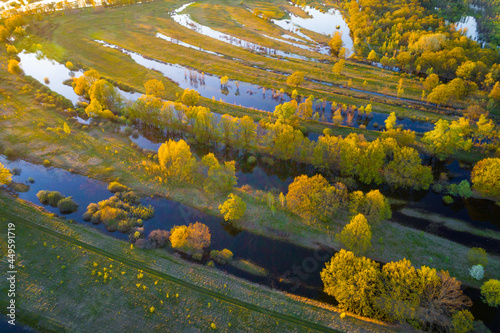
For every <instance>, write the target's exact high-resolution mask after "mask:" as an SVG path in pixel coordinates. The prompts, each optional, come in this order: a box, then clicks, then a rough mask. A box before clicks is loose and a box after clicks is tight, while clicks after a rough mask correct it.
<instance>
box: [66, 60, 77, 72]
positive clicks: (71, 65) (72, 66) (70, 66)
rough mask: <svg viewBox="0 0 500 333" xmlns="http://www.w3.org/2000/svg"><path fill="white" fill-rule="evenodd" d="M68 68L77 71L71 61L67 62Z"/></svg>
mask: <svg viewBox="0 0 500 333" xmlns="http://www.w3.org/2000/svg"><path fill="white" fill-rule="evenodd" d="M66 68H67V69H69V70H70V71H72V70H73V69H75V66H74V65H73V64H72V63H71V62H70V61H68V62H66Z"/></svg>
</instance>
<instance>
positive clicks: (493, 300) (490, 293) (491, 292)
mask: <svg viewBox="0 0 500 333" xmlns="http://www.w3.org/2000/svg"><path fill="white" fill-rule="evenodd" d="M481 295H482V296H483V300H484V301H485V302H486V303H487V304H488V305H489V306H493V307H498V306H499V305H500V281H499V280H494V279H490V280H488V281H486V282H485V283H483V285H482V286H481Z"/></svg>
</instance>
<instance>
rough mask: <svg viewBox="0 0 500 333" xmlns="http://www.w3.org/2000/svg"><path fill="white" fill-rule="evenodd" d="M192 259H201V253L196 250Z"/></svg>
mask: <svg viewBox="0 0 500 333" xmlns="http://www.w3.org/2000/svg"><path fill="white" fill-rule="evenodd" d="M193 259H194V260H197V261H201V259H203V253H200V252H196V253H195V254H193Z"/></svg>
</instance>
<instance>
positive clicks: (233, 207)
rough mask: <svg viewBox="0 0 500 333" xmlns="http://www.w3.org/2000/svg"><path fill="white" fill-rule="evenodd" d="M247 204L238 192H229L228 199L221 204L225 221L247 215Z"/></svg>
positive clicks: (220, 208) (220, 207)
mask: <svg viewBox="0 0 500 333" xmlns="http://www.w3.org/2000/svg"><path fill="white" fill-rule="evenodd" d="M246 208H247V204H246V203H245V202H244V201H243V200H242V199H241V198H240V197H239V196H237V195H236V194H232V193H231V194H229V196H228V199H227V200H226V201H224V203H223V204H222V205H219V210H220V212H221V214H223V215H224V220H225V221H234V220H238V219H240V218H242V217H243V215H245V210H246Z"/></svg>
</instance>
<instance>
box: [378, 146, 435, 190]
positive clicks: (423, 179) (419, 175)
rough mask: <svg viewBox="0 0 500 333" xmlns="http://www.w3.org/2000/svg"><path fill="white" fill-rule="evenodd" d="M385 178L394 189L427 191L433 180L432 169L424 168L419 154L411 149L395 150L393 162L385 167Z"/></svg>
mask: <svg viewBox="0 0 500 333" xmlns="http://www.w3.org/2000/svg"><path fill="white" fill-rule="evenodd" d="M384 176H385V180H386V181H387V183H388V184H389V185H390V186H391V187H393V188H400V187H403V188H408V187H410V188H413V189H424V190H427V189H428V188H429V186H430V184H431V183H432V180H433V178H432V171H431V168H430V167H425V166H423V165H422V160H421V159H420V156H419V154H418V152H417V151H416V150H415V149H413V148H410V147H397V148H396V149H395V151H394V156H393V160H392V161H391V162H389V164H387V166H386V167H385V170H384Z"/></svg>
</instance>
